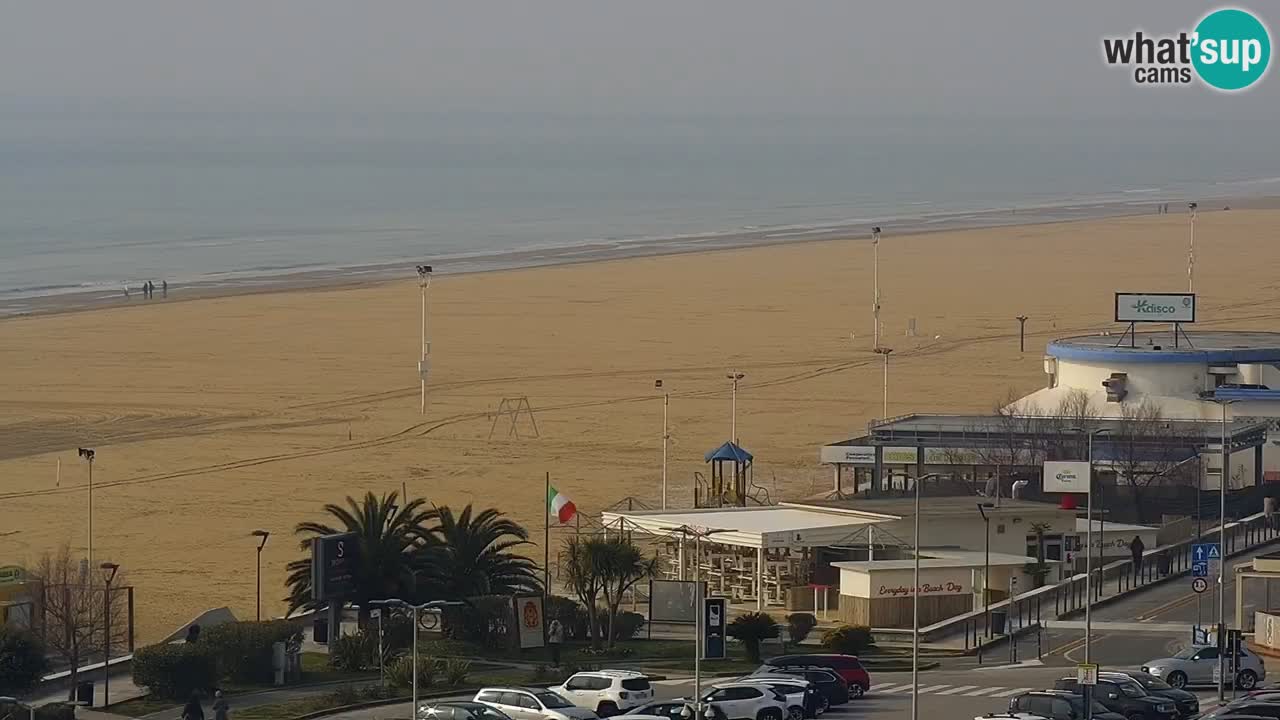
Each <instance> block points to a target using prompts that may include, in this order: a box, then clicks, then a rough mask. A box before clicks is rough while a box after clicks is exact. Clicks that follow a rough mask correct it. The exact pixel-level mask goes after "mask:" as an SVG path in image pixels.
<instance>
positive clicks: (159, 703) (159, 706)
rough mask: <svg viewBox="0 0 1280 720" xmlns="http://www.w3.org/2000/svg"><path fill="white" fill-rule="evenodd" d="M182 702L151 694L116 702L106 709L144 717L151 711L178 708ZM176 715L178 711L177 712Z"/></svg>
mask: <svg viewBox="0 0 1280 720" xmlns="http://www.w3.org/2000/svg"><path fill="white" fill-rule="evenodd" d="M180 705H181V703H175V702H174V701H172V700H165V699H163V698H154V697H151V696H150V695H143V696H142V697H136V698H132V699H129V700H125V701H124V702H121V703H114V704H113V705H112V706H111V707H109V708H107V709H106V711H107V712H109V713H112V714H115V715H125V716H127V717H142V716H143V715H150V714H151V713H155V712H160V711H161V710H168V709H169V708H177V707H178V706H180ZM175 715H176V713H175Z"/></svg>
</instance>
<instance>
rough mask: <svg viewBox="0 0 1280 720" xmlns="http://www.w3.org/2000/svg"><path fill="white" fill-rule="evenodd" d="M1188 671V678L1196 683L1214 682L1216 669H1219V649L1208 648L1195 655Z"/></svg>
mask: <svg viewBox="0 0 1280 720" xmlns="http://www.w3.org/2000/svg"><path fill="white" fill-rule="evenodd" d="M1190 665H1191V667H1190V669H1189V670H1188V671H1187V677H1188V678H1189V679H1190V680H1191V682H1194V683H1211V682H1213V671H1214V668H1216V667H1218V648H1216V647H1207V648H1204V649H1203V650H1201V651H1200V652H1198V653H1196V654H1195V657H1194V658H1192V662H1191V663H1190Z"/></svg>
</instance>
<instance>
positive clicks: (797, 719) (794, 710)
mask: <svg viewBox="0 0 1280 720" xmlns="http://www.w3.org/2000/svg"><path fill="white" fill-rule="evenodd" d="M787 720H804V708H802V707H800V706H799V705H792V706H791V707H789V708H787Z"/></svg>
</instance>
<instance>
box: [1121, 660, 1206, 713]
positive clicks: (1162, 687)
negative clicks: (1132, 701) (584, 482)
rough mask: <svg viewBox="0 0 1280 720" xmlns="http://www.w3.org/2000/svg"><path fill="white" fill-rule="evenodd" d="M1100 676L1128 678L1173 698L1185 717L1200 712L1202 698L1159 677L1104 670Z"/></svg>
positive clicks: (1159, 695)
mask: <svg viewBox="0 0 1280 720" xmlns="http://www.w3.org/2000/svg"><path fill="white" fill-rule="evenodd" d="M1098 677H1100V678H1110V677H1118V678H1128V679H1130V680H1132V681H1134V682H1136V683H1138V684H1139V685H1141V686H1142V688H1143V689H1144V690H1146V691H1147V692H1149V693H1151V694H1152V695H1155V696H1158V697H1162V698H1167V699H1169V700H1172V701H1173V703H1174V704H1175V705H1177V707H1178V715H1179V716H1180V717H1183V718H1189V717H1191V716H1192V715H1195V714H1197V713H1199V712H1200V698H1198V697H1196V696H1195V695H1194V694H1192V693H1189V692H1187V691H1186V690H1179V689H1177V688H1175V687H1171V686H1170V685H1169V683H1167V682H1165V681H1163V680H1161V679H1160V678H1158V677H1154V676H1152V675H1148V674H1146V673H1142V672H1138V671H1136V670H1134V671H1103V672H1100V673H1098Z"/></svg>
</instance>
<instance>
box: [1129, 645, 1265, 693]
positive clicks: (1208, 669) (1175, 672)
mask: <svg viewBox="0 0 1280 720" xmlns="http://www.w3.org/2000/svg"><path fill="white" fill-rule="evenodd" d="M1238 662H1239V670H1238V671H1237V672H1236V677H1235V685H1236V687H1238V688H1240V689H1242V690H1252V689H1253V688H1255V687H1257V685H1258V683H1259V682H1260V681H1262V680H1265V679H1266V677H1267V669H1266V665H1265V664H1263V662H1262V658H1260V657H1258V656H1257V655H1255V654H1253V653H1252V652H1250V651H1249V650H1248V649H1245V648H1241V650H1240V656H1239V658H1238ZM1142 671H1143V672H1145V673H1147V674H1148V675H1153V676H1155V677H1158V678H1160V679H1161V680H1164V681H1165V682H1167V683H1169V684H1170V685H1172V686H1173V687H1175V688H1179V689H1182V688H1185V687H1187V686H1188V685H1209V684H1211V683H1215V682H1217V675H1216V673H1217V672H1218V648H1217V646H1215V645H1192V646H1190V647H1188V648H1186V649H1184V650H1183V651H1182V652H1180V653H1178V654H1176V655H1174V656H1173V657H1167V658H1157V659H1155V660H1149V661H1147V662H1146V663H1145V664H1143V666H1142Z"/></svg>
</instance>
